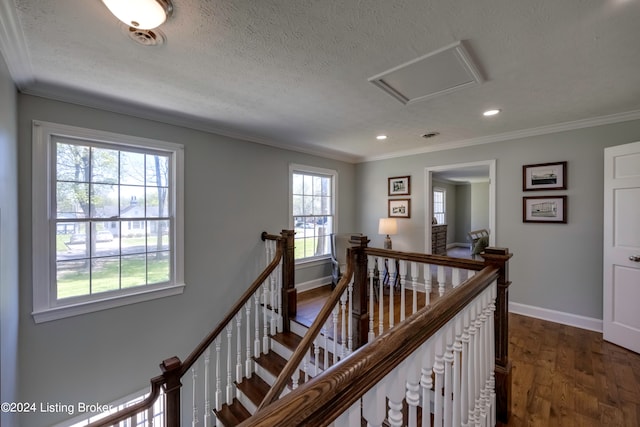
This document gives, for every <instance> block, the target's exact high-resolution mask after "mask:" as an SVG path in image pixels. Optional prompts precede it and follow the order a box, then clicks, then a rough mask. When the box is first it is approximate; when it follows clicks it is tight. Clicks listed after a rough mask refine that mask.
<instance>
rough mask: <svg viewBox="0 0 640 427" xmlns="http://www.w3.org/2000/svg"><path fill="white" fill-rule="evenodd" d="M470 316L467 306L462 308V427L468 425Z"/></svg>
mask: <svg viewBox="0 0 640 427" xmlns="http://www.w3.org/2000/svg"><path fill="white" fill-rule="evenodd" d="M470 316H471V310H470V309H469V306H467V307H465V308H464V311H463V316H462V320H463V330H462V337H461V341H462V355H461V356H460V359H461V361H462V363H461V366H460V371H461V373H462V384H461V385H460V412H461V420H460V424H461V425H462V426H463V427H467V426H468V425H469V384H470V375H469V372H470V369H469V323H470V320H469V317H470Z"/></svg>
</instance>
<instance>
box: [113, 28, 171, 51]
mask: <svg viewBox="0 0 640 427" xmlns="http://www.w3.org/2000/svg"><path fill="white" fill-rule="evenodd" d="M120 29H121V31H122V32H123V33H124V35H126V36H127V37H129V38H130V39H131V40H133V41H134V42H136V43H137V44H140V45H142V46H162V45H163V44H164V42H165V36H164V34H163V33H162V32H161V31H160V30H158V29H154V30H143V29H141V28H134V27H129V26H128V25H124V24H123V25H122V26H121V27H120Z"/></svg>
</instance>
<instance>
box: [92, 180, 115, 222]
mask: <svg viewBox="0 0 640 427" xmlns="http://www.w3.org/2000/svg"><path fill="white" fill-rule="evenodd" d="M90 206H91V211H90V212H91V218H111V217H112V216H118V190H117V186H115V185H113V184H91V202H90Z"/></svg>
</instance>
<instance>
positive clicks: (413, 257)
mask: <svg viewBox="0 0 640 427" xmlns="http://www.w3.org/2000/svg"><path fill="white" fill-rule="evenodd" d="M365 255H371V256H377V257H382V258H396V259H400V260H403V261H409V262H420V263H423V264H433V265H444V266H447V267H454V268H462V269H466V270H474V271H480V270H482V269H483V268H484V267H485V263H484V262H482V261H477V260H472V259H463V258H451V257H448V256H444V255H430V254H421V253H417V252H401V251H392V250H389V249H380V248H366V249H365Z"/></svg>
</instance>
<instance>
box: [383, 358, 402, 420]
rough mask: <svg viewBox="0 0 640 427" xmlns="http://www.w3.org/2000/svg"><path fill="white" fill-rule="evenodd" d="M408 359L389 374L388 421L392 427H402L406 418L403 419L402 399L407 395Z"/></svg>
mask: <svg viewBox="0 0 640 427" xmlns="http://www.w3.org/2000/svg"><path fill="white" fill-rule="evenodd" d="M406 365H407V364H406V361H405V362H403V363H401V364H400V365H398V366H396V367H395V369H393V370H392V371H391V372H390V373H389V374H388V375H387V399H388V401H389V403H388V404H389V412H388V413H387V421H388V422H389V425H390V426H391V427H402V426H403V425H404V422H403V421H404V420H403V419H402V418H403V417H402V401H403V399H404V395H405V384H406V380H405V378H406V370H407V366H406Z"/></svg>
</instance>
